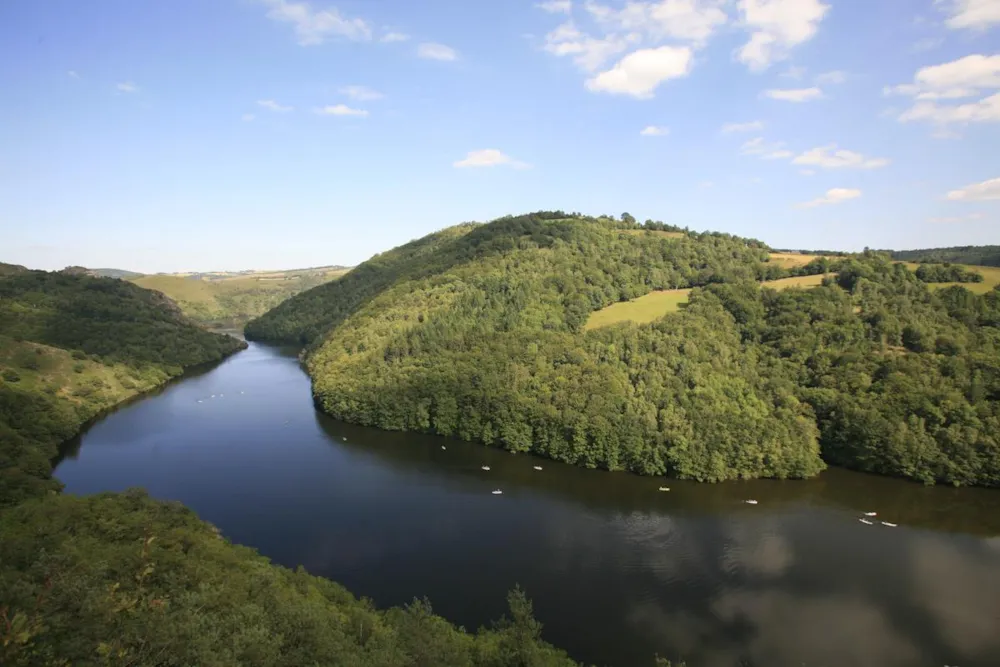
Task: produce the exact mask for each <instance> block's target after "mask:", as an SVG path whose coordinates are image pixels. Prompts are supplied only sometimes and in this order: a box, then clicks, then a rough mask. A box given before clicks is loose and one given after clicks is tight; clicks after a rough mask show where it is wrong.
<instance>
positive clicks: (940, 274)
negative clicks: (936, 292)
mask: <svg viewBox="0 0 1000 667" xmlns="http://www.w3.org/2000/svg"><path fill="white" fill-rule="evenodd" d="M915 273H916V276H917V278H919V279H920V280H922V281H924V282H925V283H981V282H983V274H981V273H977V272H976V271H969V270H967V269H965V268H963V267H961V266H955V265H954V264H948V263H945V264H921V265H920V266H918V267H917V270H916V271H915Z"/></svg>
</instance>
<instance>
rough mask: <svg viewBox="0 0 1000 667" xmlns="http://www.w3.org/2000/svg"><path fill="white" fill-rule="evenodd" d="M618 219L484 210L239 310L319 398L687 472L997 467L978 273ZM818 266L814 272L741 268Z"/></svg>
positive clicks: (393, 425)
mask: <svg viewBox="0 0 1000 667" xmlns="http://www.w3.org/2000/svg"><path fill="white" fill-rule="evenodd" d="M623 217H624V216H623ZM637 228H639V226H638V225H633V224H631V223H630V221H629V220H628V219H625V220H609V219H586V218H580V219H565V214H562V213H561V212H556V213H554V214H534V215H529V216H520V217H516V218H502V219H500V220H498V221H495V222H493V223H490V224H489V225H485V226H477V227H474V228H471V229H465V230H462V231H463V233H461V234H454V235H452V237H451V238H449V239H448V241H447V242H445V243H437V242H435V241H434V240H433V239H425V240H422V241H419V242H415V244H416V245H418V246H421V247H423V248H424V250H425V252H424V254H423V255H422V256H416V257H413V254H412V253H411V257H412V261H411V262H410V263H409V264H406V263H405V262H400V263H399V264H397V265H396V266H397V267H399V266H403V265H405V268H404V269H402V270H398V271H386V272H385V273H383V274H381V278H382V280H381V282H380V283H379V285H378V286H374V285H369V286H368V287H369V289H370V291H369V292H367V293H364V294H362V293H360V292H359V291H357V290H352V289H350V286H349V285H348V284H347V283H345V284H343V285H341V286H339V288H338V289H337V291H332V290H331V291H327V292H325V293H321V290H328V289H330V286H327V287H324V288H320V289H318V290H314V291H313V292H310V293H306V294H304V295H302V296H300V297H297V298H295V299H292V300H290V301H289V302H286V304H284V305H283V306H282V307H281V309H279V310H281V312H279V311H278V310H276V311H274V312H273V313H270V314H269V315H268V316H266V317H265V318H262V319H261V320H260V321H259V323H258V324H257V325H256V328H255V326H252V327H251V328H249V329H248V330H249V331H253V332H254V333H258V334H263V333H265V332H266V331H267V330H272V331H281V332H283V333H284V334H285V335H286V336H288V338H285V339H286V340H288V339H289V338H292V339H294V338H296V337H298V339H299V340H301V341H303V342H311V348H310V351H309V353H308V356H307V364H308V368H309V372H310V374H311V376H312V378H313V387H314V393H315V396H316V399H317V402H318V403H319V405H320V406H321V407H322V408H323V409H324V410H325V411H326V412H328V413H330V414H331V415H333V416H335V417H337V418H340V419H344V420H346V421H351V422H355V423H359V424H364V425H371V426H377V427H380V428H385V429H392V430H415V431H424V432H430V433H437V434H441V435H446V436H453V437H458V438H461V439H464V440H472V441H479V442H483V443H486V444H489V445H493V446H497V447H503V448H505V449H508V450H510V451H513V452H523V451H532V452H536V453H538V454H541V455H543V456H548V457H551V458H554V459H557V460H561V461H566V462H570V463H574V464H577V465H582V466H587V467H596V468H605V469H609V470H622V469H624V470H631V471H633V472H637V473H641V474H653V475H662V474H668V475H675V476H679V477H686V478H693V479H699V480H710V481H720V480H726V479H734V478H750V477H777V478H799V477H810V476H812V475H815V474H816V473H817V472H819V471H820V470H822V469H823V467H824V461H829V462H834V463H837V464H841V465H847V466H850V467H855V468H860V469H864V470H870V471H873V472H880V473H884V474H892V475H898V476H905V477H910V478H914V479H918V480H921V481H925V482H935V481H940V482H948V483H953V484H981V485H987V486H995V485H998V484H1000V473H998V466H1000V451H998V448H997V447H998V445H997V440H996V438H997V436H996V435H994V434H997V433H1000V429H998V428H997V427H998V426H1000V423H997V421H996V420H997V414H996V410H997V399H998V397H1000V387H998V384H997V383H998V381H1000V380H998V379H997V378H998V377H1000V373H998V372H997V360H998V352H997V349H996V344H997V330H996V322H995V319H996V317H997V310H996V307H997V298H998V295H997V293H996V292H992V293H990V294H988V295H986V296H976V295H973V294H971V293H968V292H966V291H965V290H962V289H961V288H957V291H956V288H952V289H949V290H945V291H943V292H941V293H938V294H935V293H932V292H931V291H929V290H928V288H927V286H926V285H925V284H924V283H923V282H922V281H920V280H919V279H918V278H917V277H916V276H915V275H914V274H913V273H912V272H910V271H908V270H907V269H906V267H905V266H903V265H893V264H892V263H891V262H890V261H889V260H888V259H887V258H886V257H885V256H883V255H879V254H877V253H873V252H869V253H866V254H864V255H861V256H855V257H848V258H838V259H836V260H832V261H831V260H828V259H825V258H818V259H817V260H814V261H813V262H812V263H810V264H809V265H807V266H806V267H801V268H798V269H795V270H794V271H788V270H784V269H782V268H781V267H780V266H777V265H774V264H770V263H769V262H768V261H767V258H768V253H767V248H766V246H764V245H763V244H761V243H759V242H755V241H753V240H750V239H740V238H738V237H732V236H728V235H716V234H701V235H699V234H691V233H685V234H683V235H680V236H679V237H677V238H666V237H664V236H662V235H650V234H635V233H631V232H632V230H634V229H637ZM415 244H410V248H412V247H413V246H414V245H415ZM473 250H474V252H473ZM397 252H398V251H392V252H391V253H386V256H389V257H396V256H397V255H395V253H397ZM378 268H379V267H374V266H373V267H366V266H365V265H364V264H363V265H361V266H360V267H358V269H356V271H358V272H359V274H362V273H363V272H365V271H376V270H378ZM828 271H837V272H838V277H837V278H836V280H834V279H833V278H829V279H828V280H827V281H826V282H827V284H826V285H825V286H823V287H820V288H817V289H815V290H811V291H802V290H791V291H787V292H780V293H779V292H776V291H774V290H770V289H761V287H760V286H759V284H758V283H759V281H761V280H763V279H764V278H765V277H766V278H768V279H772V278H780V277H784V276H787V275H793V274H799V275H802V274H818V273H825V272H828ZM692 286H695V287H701V288H702V289H699V290H695V291H694V292H693V293H692V295H691V299H690V303H689V304H688V306H687V307H686V308H685V309H683V310H682V311H681V312H680V313H677V314H674V315H670V316H668V317H666V318H664V319H661V320H660V321H658V322H654V323H652V324H650V325H645V326H636V325H632V324H627V323H626V324H621V325H616V326H612V327H607V328H604V329H598V330H595V331H591V332H588V333H586V334H584V333H583V332H582V330H581V326H582V323H583V322H584V321H585V320H586V318H587V316H588V315H589V313H590V312H591V311H593V310H596V309H599V308H602V307H604V306H606V305H608V304H610V303H613V302H615V301H619V300H625V299H631V298H634V297H636V296H640V295H642V294H645V293H647V292H649V291H651V290H654V289H669V288H677V287H692ZM341 290H342V291H341ZM956 302H960V303H958V305H956ZM959 306H961V307H959ZM324 312H326V313H336V317H333V318H331V319H329V320H323V319H322V316H323V313H324ZM307 315H308V316H309V317H310V318H312V319H310V320H308V321H309V322H310V324H309V327H308V328H300V327H298V323H300V322H302V321H304V318H305V317H306V316H307ZM265 325H266V326H265ZM324 330H326V333H325V334H323V333H322V332H323V331H324ZM315 336H318V338H315V339H314V337H315Z"/></svg>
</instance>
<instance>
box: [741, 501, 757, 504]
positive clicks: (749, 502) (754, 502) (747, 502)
mask: <svg viewBox="0 0 1000 667" xmlns="http://www.w3.org/2000/svg"><path fill="white" fill-rule="evenodd" d="M743 502H745V503H746V504H747V505H756V504H757V501H756V500H744V501H743Z"/></svg>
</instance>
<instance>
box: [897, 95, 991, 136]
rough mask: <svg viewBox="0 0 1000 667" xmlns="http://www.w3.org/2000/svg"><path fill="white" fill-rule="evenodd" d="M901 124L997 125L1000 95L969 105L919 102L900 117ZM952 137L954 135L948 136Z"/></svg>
mask: <svg viewBox="0 0 1000 667" xmlns="http://www.w3.org/2000/svg"><path fill="white" fill-rule="evenodd" d="M899 120H900V121H901V122H904V123H905V122H908V121H913V120H918V121H919V120H926V121H930V122H933V123H939V124H947V123H996V122H1000V93H996V94H994V95H991V96H989V97H986V98H984V99H981V100H979V101H978V102H970V103H968V104H960V105H957V106H942V105H939V104H937V103H935V102H918V103H917V104H915V105H913V106H912V107H910V108H909V109H907V110H906V111H904V112H903V113H902V114H901V115H900V116H899ZM947 136H952V135H950V134H949V135H947Z"/></svg>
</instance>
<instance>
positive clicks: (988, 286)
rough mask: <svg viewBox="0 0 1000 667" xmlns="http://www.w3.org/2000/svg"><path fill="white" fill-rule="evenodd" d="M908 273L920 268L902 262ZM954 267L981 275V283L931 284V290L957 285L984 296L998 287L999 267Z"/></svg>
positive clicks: (966, 265) (999, 280) (964, 265)
mask: <svg viewBox="0 0 1000 667" xmlns="http://www.w3.org/2000/svg"><path fill="white" fill-rule="evenodd" d="M903 264H905V265H906V268H908V269H909V270H910V271H916V270H917V267H918V266H920V265H919V264H916V263H914V262H903ZM955 266H961V267H962V268H964V269H966V270H967V271H975V272H976V273H981V274H982V275H983V282H981V283H931V284H930V288H931V289H944V288H945V287H952V286H953V285H958V286H959V287H964V288H965V289H967V290H969V291H970V292H973V293H974V294H986V293H987V292H989V291H990V290H992V289H993V288H994V287H996V286H997V285H1000V267H996V266H973V265H970V264H956V265H955Z"/></svg>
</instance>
